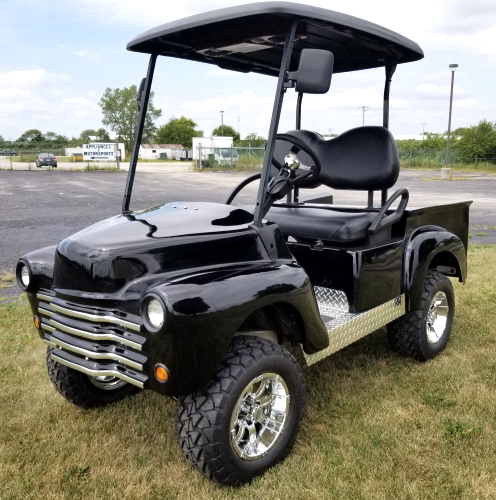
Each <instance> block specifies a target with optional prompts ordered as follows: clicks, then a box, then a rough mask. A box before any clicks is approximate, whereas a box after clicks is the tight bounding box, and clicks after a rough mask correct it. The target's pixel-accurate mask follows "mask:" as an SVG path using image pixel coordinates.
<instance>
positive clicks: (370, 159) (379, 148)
mask: <svg viewBox="0 0 496 500" xmlns="http://www.w3.org/2000/svg"><path fill="white" fill-rule="evenodd" d="M288 134H291V135H294V136H295V137H298V138H299V139H301V140H303V141H304V142H305V143H307V144H308V145H309V146H310V148H311V149H312V150H313V151H314V152H315V153H316V154H317V156H318V157H319V159H320V163H321V171H320V175H319V177H318V178H317V179H316V182H318V183H321V184H325V185H326V186H328V187H330V188H334V189H352V190H358V191H380V190H382V189H389V188H391V187H392V186H394V184H395V183H396V181H397V179H398V175H399V172H400V159H399V155H398V148H397V147H396V142H395V141H394V138H393V136H392V134H391V132H389V130H387V129H386V128H384V127H371V126H370V127H359V128H354V129H351V130H348V131H347V132H344V133H343V134H341V135H340V136H338V137H336V138H335V139H329V140H325V139H323V138H322V136H321V135H319V134H317V133H315V132H310V131H308V130H292V131H291V132H288ZM290 149H291V145H290V144H289V143H283V142H282V141H277V144H276V149H275V154H274V156H275V158H276V160H278V161H279V162H281V160H282V162H284V157H285V156H286V154H287V153H288V152H289V150H290ZM298 158H299V159H300V161H301V162H302V163H303V164H304V165H309V166H310V165H312V164H313V163H312V160H311V159H310V157H309V156H308V155H306V154H305V153H303V152H300V153H298Z"/></svg>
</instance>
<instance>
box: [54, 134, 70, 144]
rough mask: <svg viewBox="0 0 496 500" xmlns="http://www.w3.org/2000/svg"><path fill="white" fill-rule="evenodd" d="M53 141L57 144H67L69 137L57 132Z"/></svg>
mask: <svg viewBox="0 0 496 500" xmlns="http://www.w3.org/2000/svg"><path fill="white" fill-rule="evenodd" d="M54 142H57V143H58V144H64V145H65V144H69V137H67V136H65V135H60V134H57V135H56V136H55V139H54Z"/></svg>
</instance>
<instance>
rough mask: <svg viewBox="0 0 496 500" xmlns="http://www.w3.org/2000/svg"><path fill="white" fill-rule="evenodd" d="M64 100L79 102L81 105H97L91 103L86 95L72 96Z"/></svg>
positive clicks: (71, 102) (73, 102)
mask: <svg viewBox="0 0 496 500" xmlns="http://www.w3.org/2000/svg"><path fill="white" fill-rule="evenodd" d="M62 102H65V103H67V104H77V105H79V106H91V107H96V106H95V104H93V103H91V102H90V101H88V99H85V98H84V97H71V98H70V99H64V100H63V101H62Z"/></svg>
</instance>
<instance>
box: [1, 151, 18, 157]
mask: <svg viewBox="0 0 496 500" xmlns="http://www.w3.org/2000/svg"><path fill="white" fill-rule="evenodd" d="M0 156H17V153H14V151H10V150H9V149H4V150H3V151H0Z"/></svg>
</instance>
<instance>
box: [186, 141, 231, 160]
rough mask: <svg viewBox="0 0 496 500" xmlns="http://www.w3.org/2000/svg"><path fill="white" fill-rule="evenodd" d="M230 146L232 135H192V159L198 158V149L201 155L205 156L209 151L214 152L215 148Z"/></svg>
mask: <svg viewBox="0 0 496 500" xmlns="http://www.w3.org/2000/svg"><path fill="white" fill-rule="evenodd" d="M232 147H233V138H232V137H193V159H194V160H198V159H199V158H200V151H201V155H202V157H205V155H208V154H209V153H214V150H215V149H220V148H232Z"/></svg>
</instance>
